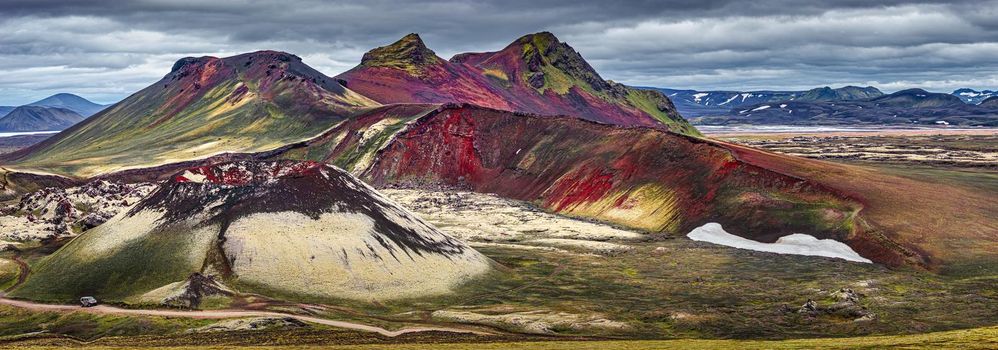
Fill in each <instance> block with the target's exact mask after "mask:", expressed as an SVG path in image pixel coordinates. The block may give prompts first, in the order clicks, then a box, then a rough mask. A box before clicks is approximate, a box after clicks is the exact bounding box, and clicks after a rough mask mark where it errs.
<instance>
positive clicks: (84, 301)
mask: <svg viewBox="0 0 998 350" xmlns="http://www.w3.org/2000/svg"><path fill="white" fill-rule="evenodd" d="M80 305H82V306H83V307H91V306H97V299H96V298H94V297H82V298H80Z"/></svg>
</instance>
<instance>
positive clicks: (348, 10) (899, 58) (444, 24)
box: [0, 0, 998, 104]
mask: <svg viewBox="0 0 998 350" xmlns="http://www.w3.org/2000/svg"><path fill="white" fill-rule="evenodd" d="M0 8H2V11H0V104H16V103H23V102H28V101H29V100H31V99H35V98H38V97H44V95H46V94H49V93H52V92H57V91H71V92H78V93H81V94H83V95H84V96H86V97H92V98H95V99H97V100H100V101H104V102H108V101H112V100H116V99H118V98H121V97H123V96H125V95H127V94H128V93H130V92H133V91H135V90H138V89H140V88H142V87H144V86H146V85H148V84H150V83H151V82H154V81H155V80H157V79H158V78H159V77H161V76H162V75H163V74H165V73H166V71H167V70H169V67H170V66H171V64H172V62H173V61H174V60H176V59H177V58H179V57H183V56H191V55H229V54H235V53H240V52H246V51H252V50H259V49H277V50H284V51H289V52H293V53H296V54H298V55H300V56H302V57H303V58H304V59H305V61H306V62H307V63H309V64H311V65H313V66H315V67H316V68H318V69H320V70H322V71H324V72H325V73H327V74H330V75H333V74H336V73H339V72H341V71H343V70H345V69H349V68H350V67H352V66H353V65H355V64H356V63H357V62H358V61H359V59H360V56H361V55H362V54H363V53H364V52H365V51H367V50H368V49H370V48H372V47H375V46H380V45H384V44H387V43H390V42H392V41H394V40H396V39H397V38H398V37H401V36H402V35H404V34H406V33H409V32H418V33H420V34H421V35H422V36H423V38H424V40H426V41H427V44H428V45H429V46H430V47H431V48H432V49H434V50H435V51H437V52H438V53H439V54H441V56H444V57H449V56H450V55H452V54H454V53H457V52H463V51H484V50H496V49H499V48H501V47H502V46H504V45H505V44H507V43H509V42H510V41H512V40H513V39H515V38H516V37H518V36H520V35H523V34H526V33H531V32H537V31H541V30H549V31H552V32H554V33H555V34H556V35H558V37H559V38H561V39H562V40H563V41H567V42H569V43H570V44H571V45H572V46H573V47H575V48H576V49H577V50H578V51H580V52H581V53H582V54H583V55H584V56H585V57H586V58H587V59H589V60H590V61H591V62H592V63H593V64H594V65H595V66H596V67H597V69H598V70H599V71H600V73H601V74H602V75H603V76H604V77H605V78H608V79H613V80H617V81H621V82H624V83H629V84H634V85H654V86H669V87H690V88H700V89H714V88H724V89H744V88H772V89H790V88H794V89H797V88H806V87H812V86H817V85H842V84H874V85H878V86H881V87H884V88H886V89H888V90H894V89H901V88H907V87H911V86H921V87H926V88H930V89H934V90H948V89H952V88H955V87H960V86H970V87H976V88H985V87H990V88H994V87H998V60H995V59H994V57H998V12H996V11H998V10H996V9H998V1H983V2H982V1H966V2H960V1H957V2H954V1H949V2H938V1H881V2H877V3H875V4H874V3H873V2H871V1H866V0H863V1H779V0H778V1H753V2H745V1H715V0H698V1H605V0H604V1H596V0H573V1H538V0H532V1H525V0H512V1H499V0H492V1H421V2H415V1H406V2H400V1H349V2H334V1H312V0H297V1H291V0H285V1H272V2H264V1H250V0H216V1H206V0H197V1H192V0H182V1H177V0H147V1H114V2H110V1H87V0H80V1H52V0H0Z"/></svg>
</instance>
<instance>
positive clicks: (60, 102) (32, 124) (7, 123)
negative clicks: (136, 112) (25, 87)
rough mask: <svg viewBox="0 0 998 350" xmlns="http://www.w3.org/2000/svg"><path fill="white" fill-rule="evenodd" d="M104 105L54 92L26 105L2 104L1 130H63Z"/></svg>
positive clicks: (0, 115)
mask: <svg viewBox="0 0 998 350" xmlns="http://www.w3.org/2000/svg"><path fill="white" fill-rule="evenodd" d="M105 107H107V106H106V105H101V104H97V103H93V102H90V101H89V100H87V99H85V98H83V97H80V96H76V95H73V94H67V93H59V94H55V95H52V96H49V97H46V98H44V99H42V100H39V101H35V102H32V103H29V104H26V105H23V106H0V132H27V131H57V130H63V129H66V128H68V127H70V126H73V125H74V124H76V123H78V122H80V121H82V120H84V119H86V118H87V117H89V116H91V115H94V114H96V113H97V112H100V111H101V110H103V109H104V108H105Z"/></svg>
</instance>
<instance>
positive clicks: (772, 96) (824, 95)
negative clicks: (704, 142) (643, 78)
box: [653, 86, 884, 118]
mask: <svg viewBox="0 0 998 350" xmlns="http://www.w3.org/2000/svg"><path fill="white" fill-rule="evenodd" d="M653 89H655V90H658V91H661V92H662V93H663V94H665V95H666V96H668V97H669V99H671V100H672V103H673V104H675V105H676V109H678V110H679V114H681V115H683V116H684V117H687V118H690V117H699V116H703V115H719V114H720V115H723V114H728V113H729V112H730V111H731V110H732V109H737V108H741V107H744V106H753V105H758V104H762V103H770V102H782V101H835V100H856V99H864V98H872V97H878V96H882V95H883V94H884V93H883V92H881V91H880V90H878V89H877V88H875V87H872V86H868V87H865V88H863V87H857V86H846V87H843V88H839V89H832V88H830V87H827V86H826V87H822V88H815V89H811V90H808V91H770V90H763V91H696V90H675V89H667V88H653Z"/></svg>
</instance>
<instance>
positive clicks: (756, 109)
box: [752, 105, 773, 112]
mask: <svg viewBox="0 0 998 350" xmlns="http://www.w3.org/2000/svg"><path fill="white" fill-rule="evenodd" d="M770 107H773V106H770V105H765V106H759V107H756V108H755V109H753V110H752V111H753V112H755V111H761V110H764V109H769V108H770Z"/></svg>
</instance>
